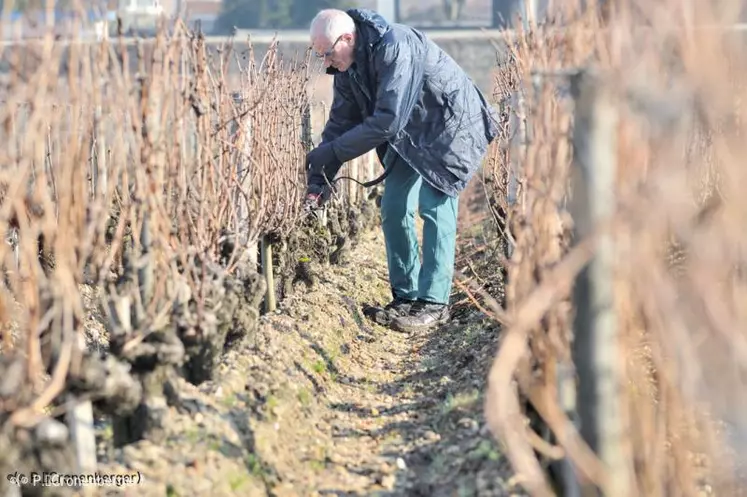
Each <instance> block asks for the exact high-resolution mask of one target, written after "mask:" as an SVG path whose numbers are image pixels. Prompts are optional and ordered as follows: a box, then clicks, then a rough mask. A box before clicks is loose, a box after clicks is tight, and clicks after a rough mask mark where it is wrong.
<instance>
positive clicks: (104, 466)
mask: <svg viewBox="0 0 747 497" xmlns="http://www.w3.org/2000/svg"><path fill="white" fill-rule="evenodd" d="M462 243H464V242H462ZM314 269H315V271H316V274H318V275H319V278H318V282H317V283H316V285H315V286H314V287H313V288H312V289H311V290H308V291H306V290H304V291H299V292H295V293H294V294H292V295H291V296H290V297H289V298H287V299H286V300H284V301H283V302H282V303H281V304H280V306H279V309H278V311H277V312H276V313H274V314H272V315H266V316H263V318H262V319H261V324H260V326H259V329H258V331H257V333H256V334H255V335H254V336H252V337H248V338H247V339H245V340H244V341H242V342H241V343H240V344H238V345H237V346H236V347H235V348H234V349H232V350H230V351H229V352H228V353H227V354H226V355H225V356H224V358H223V360H222V364H221V366H220V368H219V374H218V375H217V377H216V378H215V379H214V380H212V381H208V382H205V383H203V384H201V385H200V386H193V385H189V384H187V383H186V382H183V381H182V382H181V383H179V385H178V389H179V401H178V402H177V405H175V406H172V407H170V408H169V412H168V418H169V419H168V422H167V423H166V424H167V427H166V431H167V434H166V440H165V442H163V443H161V444H154V443H151V442H148V441H141V442H138V443H135V444H131V445H128V446H126V447H124V448H123V449H120V448H115V447H114V446H113V444H112V441H111V428H110V427H109V426H107V425H106V424H101V425H100V426H99V439H100V440H99V451H100V454H99V460H100V471H102V472H115V471H116V472H127V471H130V472H131V471H134V470H136V471H140V472H141V473H142V475H143V479H144V483H143V484H142V485H138V486H132V487H129V488H122V489H120V490H119V491H117V492H113V493H112V495H138V496H141V495H142V496H155V495H158V496H164V495H167V496H193V495H211V496H222V495H225V496H233V495H236V496H238V495H241V496H264V495H274V496H278V497H283V496H292V495H293V496H295V495H303V496H313V495H389V496H405V495H407V496H418V495H421V496H433V497H438V496H446V495H465V496H470V495H479V496H489V495H512V494H514V493H516V494H518V493H520V490H519V489H518V485H517V484H516V483H517V482H515V481H513V478H512V476H513V474H512V472H511V470H510V467H509V464H508V461H507V460H506V459H505V457H504V456H503V455H502V454H501V451H500V449H499V447H498V446H497V444H496V443H495V442H494V441H493V440H492V439H491V437H490V436H489V435H488V433H487V430H486V427H485V422H484V419H483V416H482V407H483V394H484V385H485V374H486V369H487V367H488V366H489V363H490V361H491V359H492V357H493V355H494V352H495V348H496V345H497V334H498V329H497V327H496V326H495V325H494V323H492V322H491V321H490V320H489V319H487V317H486V316H485V315H483V314H482V313H480V312H478V311H477V310H475V309H474V308H473V307H472V306H471V305H470V304H469V303H468V302H467V301H466V300H465V299H464V298H463V296H459V295H457V296H456V298H455V300H456V301H458V302H460V303H459V304H458V305H457V306H456V308H455V309H454V312H455V317H454V320H453V321H452V323H451V324H449V325H447V326H445V327H444V328H442V329H439V330H437V331H434V332H432V333H429V334H423V335H418V336H408V335H403V334H399V333H397V332H394V331H391V330H387V329H384V328H381V327H378V326H376V325H372V324H371V323H369V322H367V321H366V320H365V318H363V316H362V313H361V306H362V305H364V304H366V303H369V304H370V303H384V302H386V301H387V299H388V297H389V293H388V292H389V289H388V283H387V281H386V265H385V257H384V243H383V239H382V237H381V232H380V230H378V229H374V230H372V231H368V232H365V233H363V234H362V235H361V238H360V241H359V244H358V246H357V247H356V248H355V249H354V250H352V251H351V253H350V254H349V257H348V260H347V261H346V262H345V263H343V264H342V265H339V266H325V267H316V268H314Z"/></svg>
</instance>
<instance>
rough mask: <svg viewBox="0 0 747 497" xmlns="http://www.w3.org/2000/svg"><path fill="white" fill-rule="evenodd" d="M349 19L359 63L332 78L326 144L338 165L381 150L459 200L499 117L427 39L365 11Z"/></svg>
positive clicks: (493, 132) (492, 137) (478, 165)
mask: <svg viewBox="0 0 747 497" xmlns="http://www.w3.org/2000/svg"><path fill="white" fill-rule="evenodd" d="M347 13H348V14H349V15H350V16H351V17H352V18H353V20H354V21H355V24H356V27H357V32H356V42H355V61H354V63H353V65H352V66H351V67H350V69H348V70H347V71H344V72H340V71H335V70H332V71H329V72H330V73H333V74H335V76H334V99H333V102H332V107H331V109H330V114H329V120H328V121H327V124H326V126H325V128H324V131H323V132H322V142H323V143H327V142H331V144H332V148H333V150H334V152H335V154H336V155H337V158H338V159H339V160H340V161H341V162H347V161H349V160H351V159H354V158H356V157H359V156H361V155H363V154H365V153H366V152H368V151H370V150H372V149H374V148H378V152H379V157H382V149H383V148H384V147H382V145H384V146H387V145H388V146H389V147H391V148H392V149H394V151H395V152H397V153H398V154H399V155H400V156H401V157H402V158H403V159H404V160H405V161H407V162H408V163H409V164H410V166H411V167H413V168H414V169H415V170H416V171H417V172H418V173H420V175H421V176H423V179H424V180H425V181H427V182H428V183H429V184H431V185H432V186H433V187H435V188H437V189H439V190H441V191H443V192H444V193H446V194H447V195H449V196H452V197H455V196H457V195H458V194H459V192H460V191H462V190H463V189H464V187H465V186H466V185H467V183H468V182H469V180H470V178H471V177H472V176H473V175H474V173H475V172H476V171H477V170H478V169H479V167H480V165H481V163H482V160H483V158H484V156H485V152H486V151H487V148H488V145H489V143H490V142H492V141H493V139H494V138H495V137H496V135H497V133H498V129H497V122H498V118H497V114H496V112H495V110H494V109H493V108H492V107H491V106H490V104H489V103H488V102H487V101H486V99H485V97H484V96H483V94H482V93H481V92H480V90H479V89H478V88H477V86H475V84H474V82H473V81H472V80H471V79H470V78H469V76H467V74H466V73H465V72H464V71H463V70H462V68H461V67H459V65H458V64H457V63H456V62H455V61H454V60H453V59H452V58H451V57H450V56H449V55H447V54H446V53H445V52H444V51H443V50H441V48H439V47H438V46H437V45H436V44H435V43H433V42H432V41H431V40H429V39H427V38H426V37H425V35H424V34H423V33H421V32H419V31H417V30H415V29H413V28H410V27H407V26H403V25H401V24H395V23H392V24H388V23H387V22H386V21H385V20H384V18H383V17H381V16H380V15H379V14H377V13H375V12H373V11H370V10H365V9H351V10H348V11H347Z"/></svg>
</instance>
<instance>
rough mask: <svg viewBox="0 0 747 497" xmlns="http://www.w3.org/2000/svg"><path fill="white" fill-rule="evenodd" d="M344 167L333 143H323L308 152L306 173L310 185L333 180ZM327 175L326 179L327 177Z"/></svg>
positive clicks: (322, 183)
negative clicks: (333, 147)
mask: <svg viewBox="0 0 747 497" xmlns="http://www.w3.org/2000/svg"><path fill="white" fill-rule="evenodd" d="M341 167H342V162H340V161H339V160H338V159H337V156H336V155H335V151H334V150H333V149H332V144H331V143H323V144H321V145H319V146H318V147H316V148H315V149H314V150H312V151H311V152H309V153H308V154H306V171H307V172H306V175H307V180H308V184H309V185H325V184H327V181H329V182H331V181H332V180H333V179H334V177H335V176H336V175H337V171H339V170H340V168H341ZM325 177H326V179H325Z"/></svg>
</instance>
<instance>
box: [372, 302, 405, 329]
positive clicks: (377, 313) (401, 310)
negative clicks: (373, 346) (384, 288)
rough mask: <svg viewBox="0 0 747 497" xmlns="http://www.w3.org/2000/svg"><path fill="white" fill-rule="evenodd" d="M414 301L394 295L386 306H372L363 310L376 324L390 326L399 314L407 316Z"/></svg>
mask: <svg viewBox="0 0 747 497" xmlns="http://www.w3.org/2000/svg"><path fill="white" fill-rule="evenodd" d="M413 303H414V301H412V300H407V299H403V298H400V297H394V299H393V300H392V301H391V302H389V303H388V304H387V305H385V306H384V307H378V306H371V307H368V308H366V309H364V310H363V315H364V316H366V317H367V318H368V319H370V320H371V321H373V322H374V323H376V324H379V325H381V326H389V324H390V323H391V322H392V319H394V318H395V317H397V316H406V315H407V313H409V312H410V308H411V307H412V305H413Z"/></svg>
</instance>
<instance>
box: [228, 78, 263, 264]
mask: <svg viewBox="0 0 747 497" xmlns="http://www.w3.org/2000/svg"><path fill="white" fill-rule="evenodd" d="M232 98H233V101H234V104H235V105H236V106H237V107H238V109H239V111H240V112H242V111H243V110H244V109H243V104H244V97H243V96H242V95H241V93H239V92H236V93H234V94H233V95H232ZM230 132H231V136H232V137H233V139H234V142H235V144H236V145H237V147H238V150H237V152H236V177H237V178H238V180H239V185H241V190H243V191H244V192H248V191H249V188H250V187H251V181H252V177H251V174H250V173H249V160H248V157H249V156H250V155H251V153H252V123H251V116H250V115H249V114H247V115H245V116H244V117H243V118H241V120H240V121H237V120H233V121H231V131H230ZM234 202H235V203H236V205H237V209H236V210H237V215H236V226H235V229H236V232H237V233H238V240H237V241H238V243H239V246H241V247H247V251H246V259H247V263H248V264H249V265H250V266H251V267H253V268H256V267H257V240H256V239H254V240H249V233H248V231H249V206H248V204H247V201H246V196H245V195H243V194H242V193H241V191H239V190H238V189H237V190H236V195H235V196H234Z"/></svg>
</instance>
